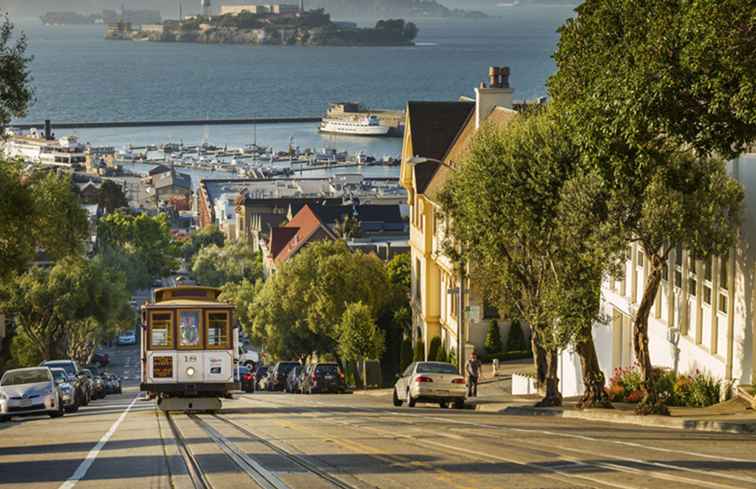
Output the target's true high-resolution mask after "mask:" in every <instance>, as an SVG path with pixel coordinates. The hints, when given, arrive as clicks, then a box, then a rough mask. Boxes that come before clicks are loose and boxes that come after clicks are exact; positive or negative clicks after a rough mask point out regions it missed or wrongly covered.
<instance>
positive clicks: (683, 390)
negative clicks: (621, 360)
mask: <svg viewBox="0 0 756 489" xmlns="http://www.w3.org/2000/svg"><path fill="white" fill-rule="evenodd" d="M652 375H653V376H654V386H655V388H656V391H657V393H658V395H659V398H660V400H661V401H662V402H663V403H664V404H666V405H668V406H682V407H706V406H711V405H713V404H716V403H718V402H719V397H720V392H721V388H722V382H721V381H720V380H717V379H715V378H714V377H712V376H711V375H709V374H706V373H701V372H699V371H696V372H695V373H694V374H693V375H675V373H674V372H672V371H670V370H666V369H659V368H655V369H654V370H653V373H652ZM606 391H607V394H608V395H609V398H610V399H611V400H612V401H613V402H623V401H624V402H639V401H640V400H641V399H643V387H642V385H641V375H640V370H639V369H638V368H637V367H636V368H618V369H615V370H614V373H613V374H612V378H611V379H609V387H607V389H606Z"/></svg>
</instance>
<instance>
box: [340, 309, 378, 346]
mask: <svg viewBox="0 0 756 489" xmlns="http://www.w3.org/2000/svg"><path fill="white" fill-rule="evenodd" d="M338 335H339V347H338V351H339V354H340V355H341V358H343V359H345V360H348V361H360V360H364V359H378V358H380V356H381V354H383V350H384V348H385V344H384V337H383V333H382V332H381V330H380V329H379V328H378V325H377V324H375V318H374V316H373V313H372V311H371V310H370V307H368V306H367V305H365V304H363V303H362V302H356V303H353V304H348V305H347V306H346V309H344V314H342V316H341V323H340V324H339V328H338Z"/></svg>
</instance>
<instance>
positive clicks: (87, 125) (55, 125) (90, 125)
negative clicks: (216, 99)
mask: <svg viewBox="0 0 756 489" xmlns="http://www.w3.org/2000/svg"><path fill="white" fill-rule="evenodd" d="M320 119H321V118H320V117H307V116H305V117H301V116H300V117H248V118H233V119H184V120H162V121H111V122H51V123H50V127H51V128H52V129H98V128H119V127H170V126H225V125H250V124H292V123H294V124H296V123H316V122H320ZM10 126H12V127H16V128H18V129H44V128H45V123H44V122H39V123H25V124H10Z"/></svg>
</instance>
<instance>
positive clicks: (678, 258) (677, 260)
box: [675, 245, 683, 267]
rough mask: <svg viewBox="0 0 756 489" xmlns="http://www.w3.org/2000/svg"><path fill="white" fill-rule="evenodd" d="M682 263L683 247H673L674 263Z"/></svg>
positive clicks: (678, 264)
mask: <svg viewBox="0 0 756 489" xmlns="http://www.w3.org/2000/svg"><path fill="white" fill-rule="evenodd" d="M682 263H683V249H682V245H680V246H678V247H677V248H675V265H677V266H678V267H681V266H682Z"/></svg>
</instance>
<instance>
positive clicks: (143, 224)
mask: <svg viewBox="0 0 756 489" xmlns="http://www.w3.org/2000/svg"><path fill="white" fill-rule="evenodd" d="M97 248H98V253H99V254H100V255H102V256H103V257H104V258H105V259H106V260H107V261H108V263H110V264H112V265H113V266H118V265H121V266H122V265H129V264H131V265H133V267H129V268H120V267H119V269H121V270H123V271H124V272H125V273H126V274H127V276H128V282H129V284H130V287H147V286H149V284H150V281H151V280H152V279H154V278H155V277H162V276H165V275H167V274H169V273H171V272H172V271H173V270H174V269H176V268H177V266H178V261H177V259H176V257H177V256H178V254H179V250H178V246H177V245H176V243H175V242H174V241H173V238H172V237H171V233H170V225H169V224H168V219H167V217H166V216H165V215H164V214H160V215H158V216H149V215H147V214H144V213H139V214H130V213H128V212H124V211H117V212H114V213H112V214H108V215H107V216H105V217H103V218H102V219H100V221H99V222H98V224H97Z"/></svg>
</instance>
